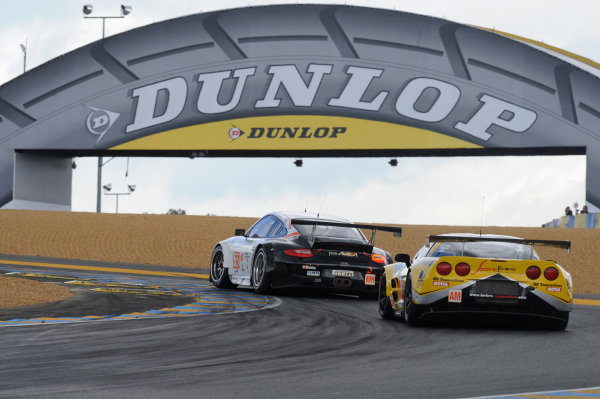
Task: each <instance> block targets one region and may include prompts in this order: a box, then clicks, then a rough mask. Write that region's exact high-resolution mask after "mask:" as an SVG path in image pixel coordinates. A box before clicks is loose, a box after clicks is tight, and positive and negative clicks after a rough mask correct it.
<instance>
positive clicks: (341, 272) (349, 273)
mask: <svg viewBox="0 0 600 399" xmlns="http://www.w3.org/2000/svg"><path fill="white" fill-rule="evenodd" d="M331 274H332V275H333V276H336V277H354V272H353V271H352V270H332V271H331Z"/></svg>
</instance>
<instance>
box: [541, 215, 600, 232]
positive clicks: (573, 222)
mask: <svg viewBox="0 0 600 399" xmlns="http://www.w3.org/2000/svg"><path fill="white" fill-rule="evenodd" d="M542 227H548V228H555V229H556V228H567V229H572V228H578V229H597V228H600V213H580V214H578V215H572V216H561V217H560V218H559V219H554V220H552V221H551V222H548V223H544V224H543V225H542Z"/></svg>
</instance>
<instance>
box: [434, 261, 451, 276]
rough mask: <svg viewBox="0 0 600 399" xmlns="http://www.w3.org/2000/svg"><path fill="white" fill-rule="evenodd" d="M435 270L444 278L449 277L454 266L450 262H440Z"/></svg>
mask: <svg viewBox="0 0 600 399" xmlns="http://www.w3.org/2000/svg"><path fill="white" fill-rule="evenodd" d="M435 270H437V272H438V273H439V274H441V275H442V276H447V275H448V274H450V272H451V271H452V266H450V263H448V262H440V263H438V264H437V266H436V267H435Z"/></svg>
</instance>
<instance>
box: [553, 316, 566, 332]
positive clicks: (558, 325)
mask: <svg viewBox="0 0 600 399" xmlns="http://www.w3.org/2000/svg"><path fill="white" fill-rule="evenodd" d="M558 317H559V318H560V320H556V323H555V324H554V325H553V329H554V330H557V331H560V330H564V329H565V328H567V325H568V324H569V312H560V313H559V314H558Z"/></svg>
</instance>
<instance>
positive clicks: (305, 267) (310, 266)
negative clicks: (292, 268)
mask: <svg viewBox="0 0 600 399" xmlns="http://www.w3.org/2000/svg"><path fill="white" fill-rule="evenodd" d="M302 268H303V269H304V270H317V267H316V266H313V265H302Z"/></svg>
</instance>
